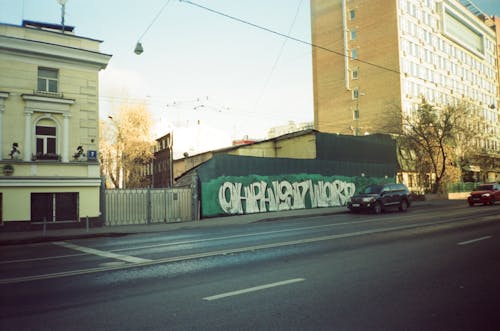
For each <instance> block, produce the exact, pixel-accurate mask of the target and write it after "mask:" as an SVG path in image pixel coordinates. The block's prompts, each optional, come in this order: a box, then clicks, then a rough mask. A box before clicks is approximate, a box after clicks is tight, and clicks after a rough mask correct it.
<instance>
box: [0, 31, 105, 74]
mask: <svg viewBox="0 0 500 331" xmlns="http://www.w3.org/2000/svg"><path fill="white" fill-rule="evenodd" d="M0 50H2V51H4V52H10V53H12V54H16V55H23V56H33V57H42V58H48V59H51V60H54V59H57V60H60V61H67V62H72V63H78V64H87V65H89V66H95V67H97V68H99V69H105V68H106V66H107V65H108V62H109V60H110V59H111V55H108V54H104V53H99V52H94V51H89V50H84V49H79V48H74V47H68V46H62V45H57V44H51V43H45V42H40V41H35V40H29V39H21V38H15V37H8V36H0Z"/></svg>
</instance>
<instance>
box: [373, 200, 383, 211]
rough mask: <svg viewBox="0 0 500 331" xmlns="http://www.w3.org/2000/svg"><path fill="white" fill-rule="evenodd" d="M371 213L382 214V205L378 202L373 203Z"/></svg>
mask: <svg viewBox="0 0 500 331" xmlns="http://www.w3.org/2000/svg"><path fill="white" fill-rule="evenodd" d="M373 212H374V213H375V214H380V213H381V212H382V204H381V203H380V202H375V204H374V205H373Z"/></svg>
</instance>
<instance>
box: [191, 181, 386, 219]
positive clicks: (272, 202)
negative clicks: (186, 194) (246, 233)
mask: <svg viewBox="0 0 500 331" xmlns="http://www.w3.org/2000/svg"><path fill="white" fill-rule="evenodd" d="M387 181H388V179H387V178H383V179H382V178H366V177H345V176H330V177H327V176H321V175H311V174H298V175H283V176H257V175H250V176H245V177H232V176H226V177H219V178H216V179H212V180H210V181H208V182H205V183H202V185H201V186H202V211H203V216H204V217H207V216H208V217H209V216H215V215H222V214H226V215H235V214H250V213H262V212H269V211H280V210H293V209H304V208H319V207H333V206H344V205H346V203H347V200H348V199H349V198H350V197H351V196H353V195H354V193H355V192H356V189H357V188H361V187H364V186H366V185H368V184H374V183H380V182H387Z"/></svg>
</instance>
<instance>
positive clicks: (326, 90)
mask: <svg viewBox="0 0 500 331" xmlns="http://www.w3.org/2000/svg"><path fill="white" fill-rule="evenodd" d="M311 21H312V42H313V44H315V45H319V46H321V47H324V48H327V49H329V50H331V51H327V50H324V49H321V48H313V79H314V121H315V128H316V129H317V130H319V131H322V132H331V133H341V134H354V135H363V134H369V133H376V132H381V131H382V128H383V126H384V123H383V119H384V118H386V117H384V115H385V114H386V112H387V111H389V109H391V108H392V109H394V107H396V108H397V109H400V110H401V112H403V113H406V114H410V113H411V111H412V110H413V109H416V108H417V107H418V104H419V103H420V102H421V100H422V97H423V98H425V100H426V101H428V102H429V103H431V104H434V105H436V106H443V105H452V104H456V103H459V102H463V101H465V102H468V103H469V104H470V105H471V106H472V107H474V108H475V109H477V110H478V113H479V116H480V118H481V121H482V122H483V123H482V127H483V128H484V130H486V132H488V134H487V135H486V136H487V138H485V139H483V140H481V141H479V142H478V144H479V146H478V148H481V149H484V150H488V151H489V152H490V153H491V154H492V155H493V157H494V158H496V159H497V161H496V166H494V168H498V169H490V170H491V171H487V173H485V176H486V177H487V178H489V179H493V180H497V177H498V176H500V163H499V160H500V158H499V154H500V125H499V123H500V122H499V110H498V105H499V70H498V62H499V60H498V59H499V56H498V49H499V48H498V47H499V39H500V38H499V37H498V29H499V27H498V26H497V25H496V24H495V19H494V18H492V17H490V16H488V15H486V14H485V13H483V12H482V11H481V10H480V9H478V8H477V7H476V6H475V5H474V4H473V3H472V2H470V1H468V0H311ZM496 22H497V23H498V20H496ZM493 164H495V163H494V162H493ZM488 172H489V173H488ZM485 179H486V178H485Z"/></svg>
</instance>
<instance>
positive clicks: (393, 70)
mask: <svg viewBox="0 0 500 331" xmlns="http://www.w3.org/2000/svg"><path fill="white" fill-rule="evenodd" d="M179 1H180V2H184V3H186V4H189V5H192V6H194V7H198V8H200V9H203V10H206V11H209V12H211V13H214V14H217V15H220V16H223V17H226V18H229V19H231V20H234V21H237V22H240V23H243V24H246V25H249V26H252V27H254V28H257V29H260V30H264V31H267V32H270V33H272V34H275V35H278V36H281V37H285V38H288V39H290V40H293V41H296V42H298V43H301V44H304V45H308V46H311V47H313V48H317V49H321V50H324V51H327V52H330V53H333V54H336V55H338V56H342V57H346V58H349V59H351V60H353V61H358V62H360V63H364V64H366V65H369V66H372V67H375V68H378V69H381V70H385V71H389V72H392V73H395V74H398V75H399V74H400V72H399V70H396V69H392V68H388V67H385V66H382V65H379V64H376V63H373V62H369V61H365V60H362V59H360V58H353V57H351V56H349V55H345V54H343V53H341V52H338V51H335V50H333V49H330V48H327V47H324V46H321V45H317V44H313V43H311V42H308V41H305V40H302V39H299V38H295V37H292V36H287V35H286V34H284V33H281V32H278V31H275V30H272V29H269V28H266V27H264V26H261V25H258V24H255V23H252V22H249V21H245V20H243V19H241V18H238V17H235V16H231V15H229V14H226V13H223V12H220V11H217V10H215V9H212V8H209V7H205V6H203V5H200V4H198V3H195V2H192V1H189V0H179Z"/></svg>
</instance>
